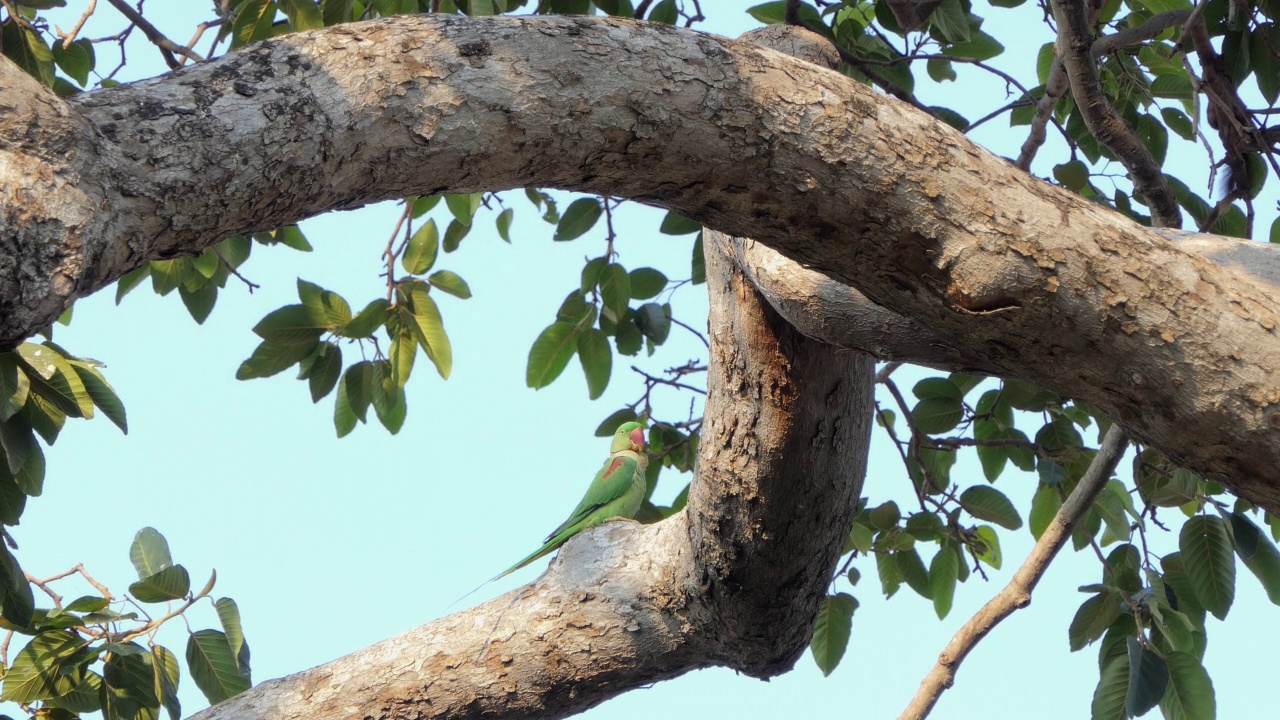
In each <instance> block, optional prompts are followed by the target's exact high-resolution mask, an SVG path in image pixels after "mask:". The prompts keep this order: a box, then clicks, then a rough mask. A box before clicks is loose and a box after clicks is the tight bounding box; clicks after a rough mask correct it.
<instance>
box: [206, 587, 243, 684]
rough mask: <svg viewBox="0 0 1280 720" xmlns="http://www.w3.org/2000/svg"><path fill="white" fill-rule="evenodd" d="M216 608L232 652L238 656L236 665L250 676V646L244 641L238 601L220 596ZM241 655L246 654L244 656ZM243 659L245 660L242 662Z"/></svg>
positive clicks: (216, 601) (215, 604) (215, 602)
mask: <svg viewBox="0 0 1280 720" xmlns="http://www.w3.org/2000/svg"><path fill="white" fill-rule="evenodd" d="M213 606H214V608H216V609H217V611H218V622H219V623H221V624H222V631H223V632H225V633H226V635H227V644H228V645H230V646H231V654H232V656H234V657H235V658H236V667H237V668H239V669H240V671H241V672H242V673H243V674H244V675H245V677H248V676H249V665H248V663H247V660H248V651H247V650H246V648H247V647H248V646H247V645H246V644H245V641H244V628H242V627H241V625H240V607H239V606H238V605H236V601H235V600H232V599H231V598H228V597H224V598H218V599H217V600H215V601H214V603H213ZM241 656H244V657H243V658H242V657H241ZM242 660H243V661H244V662H242Z"/></svg>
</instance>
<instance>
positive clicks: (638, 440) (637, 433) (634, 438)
mask: <svg viewBox="0 0 1280 720" xmlns="http://www.w3.org/2000/svg"><path fill="white" fill-rule="evenodd" d="M631 444H632V445H633V446H635V449H636V452H640V451H641V450H644V428H636V429H635V430H632V431H631Z"/></svg>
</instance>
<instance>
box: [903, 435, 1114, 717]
mask: <svg viewBox="0 0 1280 720" xmlns="http://www.w3.org/2000/svg"><path fill="white" fill-rule="evenodd" d="M1127 447H1129V441H1128V439H1127V438H1125V435H1124V431H1123V430H1121V429H1120V426H1119V425H1112V426H1111V427H1110V428H1109V429H1108V430H1107V434H1106V435H1105V436H1104V437H1103V438H1102V444H1101V446H1100V447H1099V448H1098V454H1097V455H1095V456H1094V458H1093V462H1091V463H1090V464H1089V469H1088V470H1086V471H1085V474H1084V476H1083V477H1081V478H1080V482H1078V483H1076V487H1075V489H1074V490H1072V491H1071V495H1069V496H1068V497H1067V499H1066V501H1064V502H1063V503H1062V507H1061V508H1059V509H1058V513H1057V514H1056V515H1054V517H1053V520H1052V521H1050V523H1049V526H1048V527H1047V528H1045V530H1044V533H1042V534H1041V535H1040V539H1039V540H1037V541H1036V544H1035V546H1034V547H1032V548H1031V552H1030V554H1028V555H1027V559H1026V560H1025V561H1023V563H1022V566H1021V567H1019V568H1018V571H1017V572H1015V573H1014V574H1013V578H1012V579H1011V580H1009V584H1008V585H1006V586H1005V587H1004V589H1003V590H1001V591H1000V592H999V593H996V595H995V597H993V598H991V599H990V600H988V601H987V603H986V604H985V605H983V606H982V608H981V609H980V610H978V612H977V613H975V614H974V616H973V617H971V618H969V620H968V621H967V622H965V624H964V625H963V626H962V627H961V628H960V629H959V630H957V631H956V634H955V636H954V637H952V638H951V642H949V643H947V646H946V648H944V649H943V651H942V654H940V655H939V656H938V662H937V664H935V665H934V666H933V669H931V670H930V671H929V674H928V675H926V676H925V678H924V680H923V681H921V683H920V688H919V689H918V690H917V691H916V694H915V697H913V698H912V699H911V702H910V703H908V704H907V709H906V710H904V711H903V713H902V714H901V715H899V716H898V720H923V719H924V718H926V717H928V716H929V713H930V712H931V711H932V710H933V706H934V705H935V704H937V702H938V699H939V698H940V697H942V693H943V692H945V691H946V690H947V689H949V688H950V687H951V685H952V683H954V682H955V678H956V671H957V670H958V669H959V668H960V663H962V662H964V659H965V658H966V657H968V655H969V652H970V651H971V650H973V648H975V647H977V645H978V643H979V642H980V641H981V640H982V639H983V638H984V637H986V636H987V633H989V632H991V631H992V630H994V629H995V626H996V625H999V624H1000V622H1001V621H1003V620H1004V619H1005V618H1007V617H1009V616H1010V615H1012V614H1013V613H1014V612H1015V611H1017V610H1020V609H1022V608H1024V607H1026V606H1027V605H1030V604H1031V593H1032V592H1033V591H1034V590H1035V588H1036V585H1038V584H1039V583H1040V578H1042V577H1044V574H1045V571H1047V570H1048V569H1049V564H1050V563H1051V562H1053V558H1054V557H1055V556H1057V554H1058V551H1059V550H1061V549H1062V547H1063V546H1064V545H1066V543H1067V539H1068V538H1070V537H1071V533H1072V532H1074V531H1075V529H1076V526H1077V525H1079V524H1080V521H1081V520H1083V519H1084V516H1085V514H1086V513H1088V512H1089V508H1091V507H1093V501H1094V500H1096V499H1097V498H1098V493H1100V492H1102V489H1103V488H1105V487H1106V486H1107V481H1108V480H1110V479H1111V475H1112V474H1113V473H1114V472H1115V470H1116V465H1117V464H1119V462H1120V458H1121V456H1123V455H1124V451H1125V449H1126V448H1127Z"/></svg>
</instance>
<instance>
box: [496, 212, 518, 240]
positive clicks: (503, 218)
mask: <svg viewBox="0 0 1280 720" xmlns="http://www.w3.org/2000/svg"><path fill="white" fill-rule="evenodd" d="M514 215H515V212H514V211H512V209H511V208H507V209H506V210H503V211H502V212H500V213H498V219H497V220H495V221H494V224H495V225H496V226H497V228H498V237H500V238H502V239H503V240H504V241H505V242H508V243H510V242H511V219H512V217H514Z"/></svg>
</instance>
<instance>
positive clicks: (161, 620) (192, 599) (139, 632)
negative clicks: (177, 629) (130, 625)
mask: <svg viewBox="0 0 1280 720" xmlns="http://www.w3.org/2000/svg"><path fill="white" fill-rule="evenodd" d="M199 600H200V598H198V597H196V596H194V595H190V596H188V597H187V600H186V602H184V603H182V605H181V606H179V607H178V609H177V610H170V611H169V612H168V613H165V614H164V615H163V616H161V617H158V618H156V619H154V620H148V622H147V623H146V624H145V625H142V626H141V627H136V628H134V629H132V630H125V631H124V632H120V633H113V634H112V635H110V636H109V639H110V640H111V641H112V642H119V643H126V642H129V641H130V640H132V639H134V638H137V637H142V636H143V635H146V634H147V633H150V632H151V631H152V630H155V629H156V628H158V627H160V626H161V625H163V624H165V623H166V622H168V621H170V620H172V619H173V618H175V617H178V616H179V615H182V614H183V613H185V612H186V611H187V610H189V609H191V606H192V605H195V604H196V603H197V602H199ZM136 605H137V604H136V603H135V606H136Z"/></svg>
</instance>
